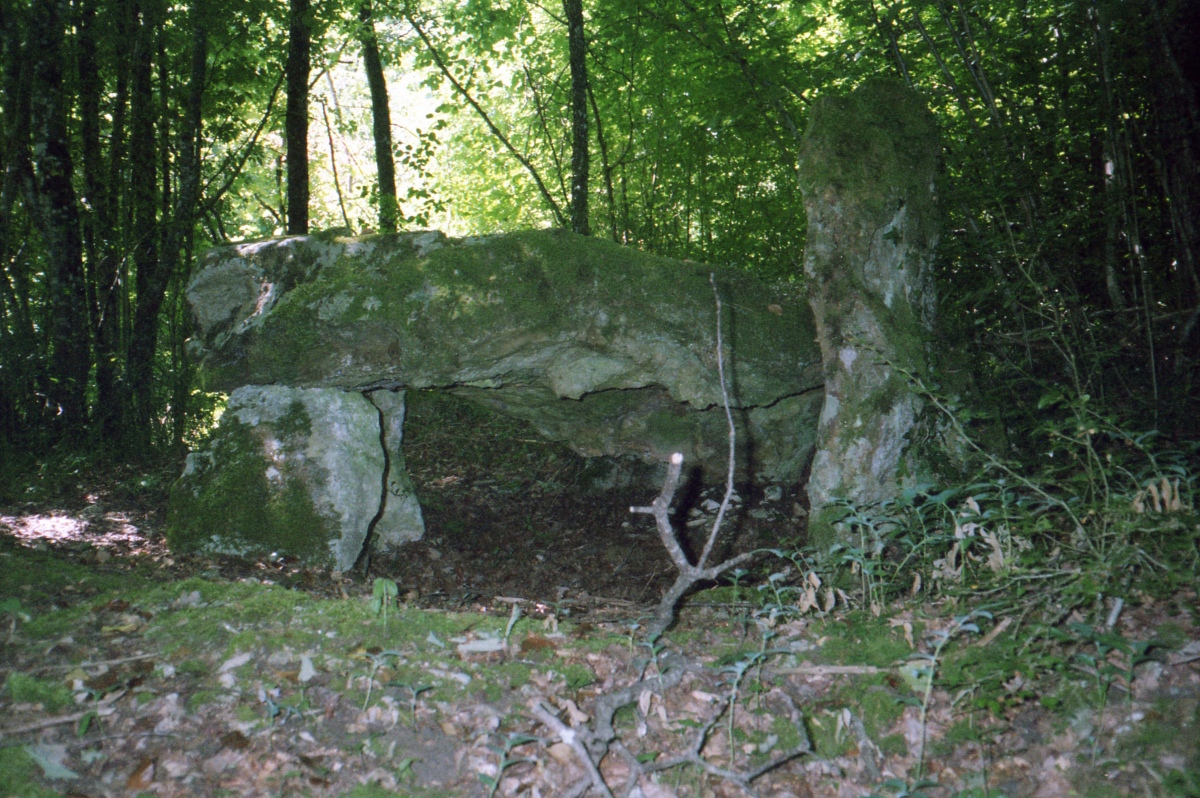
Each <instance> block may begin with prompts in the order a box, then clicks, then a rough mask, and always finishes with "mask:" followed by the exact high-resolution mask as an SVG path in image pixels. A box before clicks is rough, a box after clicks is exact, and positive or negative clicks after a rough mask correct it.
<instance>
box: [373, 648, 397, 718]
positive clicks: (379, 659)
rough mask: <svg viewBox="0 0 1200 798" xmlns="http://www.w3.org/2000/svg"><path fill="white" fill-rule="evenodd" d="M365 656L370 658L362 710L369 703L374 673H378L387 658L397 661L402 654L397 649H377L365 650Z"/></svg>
mask: <svg viewBox="0 0 1200 798" xmlns="http://www.w3.org/2000/svg"><path fill="white" fill-rule="evenodd" d="M366 655H367V657H368V658H369V659H370V660H371V673H370V674H369V675H368V676H367V695H366V697H365V698H364V699H363V712H366V711H367V705H368V704H370V703H371V686H372V685H374V684H375V674H377V673H379V669H380V668H382V667H383V666H384V664H385V663H386V662H387V660H388V658H393V659H395V660H397V661H399V660H400V659H401V658H402V657H403V654H401V653H400V652H399V651H393V650H388V651H379V652H370V651H368V652H367V654H366Z"/></svg>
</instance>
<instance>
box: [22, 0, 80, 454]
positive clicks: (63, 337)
mask: <svg viewBox="0 0 1200 798" xmlns="http://www.w3.org/2000/svg"><path fill="white" fill-rule="evenodd" d="M64 5H65V3H62V2H60V0H35V2H33V3H32V4H31V6H30V17H29V21H30V24H29V31H28V39H27V47H28V48H29V59H30V62H31V66H32V70H33V72H32V82H31V84H30V85H31V91H30V111H31V121H32V132H33V153H34V157H33V165H34V170H33V174H32V175H31V177H32V180H31V181H30V185H29V189H30V190H29V192H28V194H29V207H30V209H31V215H32V216H33V218H34V220H35V223H36V224H37V226H38V228H39V230H40V232H41V234H42V238H43V241H44V243H45V245H46V294H47V307H48V311H49V313H48V316H49V318H48V324H47V326H48V328H49V333H50V384H49V386H48V390H47V394H48V397H49V400H50V403H51V410H52V412H53V413H54V414H55V417H56V425H57V426H58V428H59V431H60V432H62V433H63V434H66V435H68V436H75V435H76V434H77V433H79V432H80V431H82V429H83V428H84V426H85V424H86V422H87V401H86V395H87V394H86V391H87V379H88V364H89V357H88V355H89V353H88V335H87V329H88V328H87V297H86V293H85V291H84V280H83V243H82V239H81V237H80V229H79V206H78V203H77V201H76V196H75V187H74V184H73V182H72V172H73V164H72V161H71V150H70V141H69V137H68V132H67V105H68V100H67V98H66V96H65V95H64V92H63V74H62V58H63V28H64V25H65V23H66V20H65V19H64V17H63V14H62V12H63V11H64V8H63V6H64Z"/></svg>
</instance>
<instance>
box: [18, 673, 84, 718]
mask: <svg viewBox="0 0 1200 798" xmlns="http://www.w3.org/2000/svg"><path fill="white" fill-rule="evenodd" d="M4 687H5V689H6V690H7V691H8V694H9V696H11V697H12V700H13V701H16V702H19V703H25V704H41V705H42V706H43V707H45V708H46V711H47V712H51V713H53V712H58V711H59V710H61V709H63V708H64V707H68V706H71V704H72V699H71V691H70V690H68V689H67V688H66V686H65V685H63V684H59V683H57V682H48V681H44V680H42V679H38V678H35V677H33V676H29V675H28V674H24V673H21V672H20V671H13V672H12V673H10V674H8V678H7V679H6V680H5V681H4Z"/></svg>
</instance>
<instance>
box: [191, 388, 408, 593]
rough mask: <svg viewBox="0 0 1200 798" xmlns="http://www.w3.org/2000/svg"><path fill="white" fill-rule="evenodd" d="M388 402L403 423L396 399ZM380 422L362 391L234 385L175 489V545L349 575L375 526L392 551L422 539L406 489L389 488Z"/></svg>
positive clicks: (378, 413) (399, 486) (396, 485)
mask: <svg viewBox="0 0 1200 798" xmlns="http://www.w3.org/2000/svg"><path fill="white" fill-rule="evenodd" d="M387 402H388V403H389V404H388V405H387V406H388V409H389V412H390V413H391V414H392V416H393V417H396V416H397V415H398V416H399V418H401V419H402V418H403V405H402V397H400V398H396V397H390V398H389V399H388V400H387ZM397 402H399V403H400V404H399V406H398V407H397V406H396V404H397ZM381 418H383V416H382V414H381V411H380V409H379V408H378V407H376V405H374V404H372V403H371V402H370V401H368V400H367V399H366V398H365V397H364V396H363V395H362V394H360V393H354V392H346V391H340V390H336V389H300V388H289V387H285V386H275V385H271V386H245V387H242V388H239V389H237V390H235V391H234V392H233V394H232V395H231V396H230V398H229V403H228V406H227V409H226V411H225V414H224V415H223V416H222V417H221V421H220V425H219V427H218V428H217V430H216V432H215V433H214V435H213V437H212V439H211V441H210V442H209V444H208V446H207V447H206V448H205V449H204V450H202V451H199V452H194V453H192V454H190V455H189V456H188V460H187V466H186V469H185V471H184V474H183V476H182V477H181V478H180V480H179V482H178V483H177V484H176V485H175V487H174V489H173V490H172V495H171V504H170V512H169V517H168V522H167V536H168V540H169V541H170V543H171V545H172V547H173V548H176V549H178V550H181V551H196V550H200V551H207V552H219V553H228V554H235V555H238V556H248V557H263V556H268V555H270V554H273V553H276V554H286V555H291V556H295V557H298V558H300V559H301V560H303V561H305V562H310V563H314V564H321V565H330V566H332V567H335V568H338V569H340V570H345V569H348V568H350V567H352V566H353V565H354V563H355V561H356V560H357V559H358V556H359V554H360V553H361V551H362V548H363V544H364V541H365V540H366V538H367V534H368V531H369V530H370V529H371V528H372V524H373V523H374V524H375V525H376V527H377V528H378V527H382V528H378V529H377V531H378V534H379V537H380V538H381V539H382V540H384V541H385V542H386V543H388V544H391V545H396V544H398V543H400V542H402V541H404V540H413V539H416V538H419V537H420V536H421V534H423V532H424V527H423V524H422V521H421V515H420V508H419V506H418V505H417V503H416V500H415V498H413V497H412V493H411V486H409V489H408V492H407V494H406V493H405V492H404V486H405V482H404V481H403V479H401V480H399V481H397V482H394V483H393V484H389V485H387V490H385V483H384V477H385V474H386V473H388V471H389V469H388V460H387V457H386V456H385V452H386V449H385V447H384V445H382V442H383V441H384V440H385V436H384V435H383V430H382V429H381V426H380V425H381ZM399 473H400V475H401V476H403V464H401V465H400V470H399ZM389 505H390V507H391V509H390V512H389V509H388V508H389ZM377 519H378V521H377Z"/></svg>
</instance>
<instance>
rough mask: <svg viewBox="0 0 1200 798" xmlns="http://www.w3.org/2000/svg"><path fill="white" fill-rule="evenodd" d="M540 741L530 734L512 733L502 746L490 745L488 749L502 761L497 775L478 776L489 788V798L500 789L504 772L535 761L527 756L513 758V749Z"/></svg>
mask: <svg viewBox="0 0 1200 798" xmlns="http://www.w3.org/2000/svg"><path fill="white" fill-rule="evenodd" d="M538 741H539V738H537V737H531V736H530V735H528V734H518V733H516V732H510V733H509V734H506V735H505V736H504V742H503V744H502V745H489V746H488V748H490V749H492V750H493V751H495V752H496V753H497V754H499V755H500V761H499V763H497V766H496V775H495V776H488V775H485V774H483V773H480V774H478V775H479V780H480V781H481V782H483V786H485V787H487V788H488V792H487V798H492V796H494V795H495V794H496V790H498V789H500V779H501V778H502V777H503V776H504V771H506V770H508V769H509V768H510V767H512V766H513V765H519V764H521V763H522V762H533V761H535V760H533V759H530V758H529V757H526V756H519V757H515V758H511V757H510V756H509V754H511V753H512V752H513V749H516V748H520V747H521V746H522V745H526V744H528V743H536V742H538Z"/></svg>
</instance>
